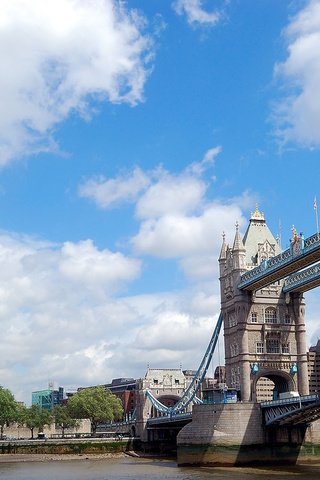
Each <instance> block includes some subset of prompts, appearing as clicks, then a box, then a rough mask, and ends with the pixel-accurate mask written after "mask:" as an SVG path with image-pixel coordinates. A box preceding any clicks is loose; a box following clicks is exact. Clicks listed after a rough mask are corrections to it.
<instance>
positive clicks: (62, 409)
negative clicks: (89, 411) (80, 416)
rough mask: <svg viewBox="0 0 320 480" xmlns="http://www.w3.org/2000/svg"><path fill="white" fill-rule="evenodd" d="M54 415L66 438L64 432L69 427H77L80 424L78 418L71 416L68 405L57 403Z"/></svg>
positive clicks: (57, 425)
mask: <svg viewBox="0 0 320 480" xmlns="http://www.w3.org/2000/svg"><path fill="white" fill-rule="evenodd" d="M53 416H54V422H55V424H56V427H59V428H61V430H62V438H64V432H65V430H66V429H67V428H77V427H78V426H79V422H78V420H76V419H75V418H73V417H72V416H71V413H70V410H69V408H68V407H67V406H61V405H57V406H56V407H55V408H54V410H53Z"/></svg>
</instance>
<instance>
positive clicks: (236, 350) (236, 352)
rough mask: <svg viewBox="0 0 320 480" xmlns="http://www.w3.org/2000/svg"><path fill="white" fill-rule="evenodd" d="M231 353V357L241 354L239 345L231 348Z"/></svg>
mask: <svg viewBox="0 0 320 480" xmlns="http://www.w3.org/2000/svg"><path fill="white" fill-rule="evenodd" d="M230 353H231V357H236V356H237V355H238V353H239V345H238V344H237V343H234V344H233V345H231V346H230Z"/></svg>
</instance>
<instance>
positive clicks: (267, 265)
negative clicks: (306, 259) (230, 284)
mask: <svg viewBox="0 0 320 480" xmlns="http://www.w3.org/2000/svg"><path fill="white" fill-rule="evenodd" d="M319 247H320V234H318V233H315V234H313V235H311V236H310V237H308V238H307V239H301V251H300V253H298V254H296V255H294V253H293V249H292V245H291V246H290V248H288V249H287V250H284V251H283V252H281V253H279V254H278V255H275V256H274V257H271V258H269V259H268V260H264V261H263V262H262V263H261V264H260V265H259V266H258V267H255V268H253V269H252V270H249V271H247V272H245V273H244V274H242V275H241V280H240V284H239V286H238V287H239V288H240V289H241V288H245V287H246V286H247V285H249V284H250V283H252V282H253V281H255V280H258V279H260V278H262V277H264V276H267V275H268V274H271V273H273V272H275V271H277V270H279V269H280V268H282V267H284V266H287V265H289V264H290V262H291V261H292V259H293V258H295V259H296V258H299V257H302V256H303V255H306V254H310V253H312V252H313V251H314V250H317V249H318V248H319Z"/></svg>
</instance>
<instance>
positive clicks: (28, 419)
mask: <svg viewBox="0 0 320 480" xmlns="http://www.w3.org/2000/svg"><path fill="white" fill-rule="evenodd" d="M24 421H25V425H26V427H28V428H30V431H31V438H33V432H34V429H35V428H38V429H39V431H41V430H42V429H43V427H44V426H45V425H51V423H52V422H53V418H52V415H51V413H50V412H49V411H48V410H44V409H43V408H41V407H40V405H32V406H31V407H29V408H27V409H26V412H25V418H24Z"/></svg>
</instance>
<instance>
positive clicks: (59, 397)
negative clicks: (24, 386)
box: [32, 383, 64, 410]
mask: <svg viewBox="0 0 320 480" xmlns="http://www.w3.org/2000/svg"><path fill="white" fill-rule="evenodd" d="M63 398H64V392H63V387H57V386H55V384H53V383H49V386H48V389H47V390H37V391H35V392H32V405H39V406H40V407H41V408H43V409H44V410H52V409H53V408H54V407H55V406H57V405H62V404H63Z"/></svg>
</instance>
